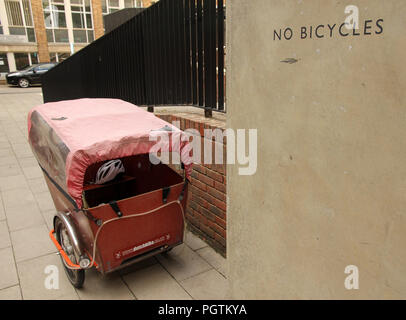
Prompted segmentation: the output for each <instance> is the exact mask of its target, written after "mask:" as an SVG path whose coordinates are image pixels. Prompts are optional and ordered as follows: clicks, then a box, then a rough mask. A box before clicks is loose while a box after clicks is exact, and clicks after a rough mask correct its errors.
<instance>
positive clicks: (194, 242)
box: [184, 230, 208, 251]
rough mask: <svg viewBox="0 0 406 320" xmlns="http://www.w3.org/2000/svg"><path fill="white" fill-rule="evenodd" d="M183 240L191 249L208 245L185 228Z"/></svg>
mask: <svg viewBox="0 0 406 320" xmlns="http://www.w3.org/2000/svg"><path fill="white" fill-rule="evenodd" d="M184 242H185V244H186V245H187V246H188V247H189V248H190V249H192V250H193V251H196V250H199V249H201V248H205V247H207V246H208V244H207V243H206V242H204V241H203V240H202V239H200V238H199V237H198V236H196V235H194V234H193V233H192V232H190V231H189V230H187V231H186V233H185V239H184Z"/></svg>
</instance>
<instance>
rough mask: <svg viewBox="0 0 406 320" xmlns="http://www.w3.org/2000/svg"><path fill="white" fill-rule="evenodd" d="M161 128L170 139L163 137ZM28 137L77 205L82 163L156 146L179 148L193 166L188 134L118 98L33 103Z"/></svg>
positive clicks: (166, 149) (85, 165)
mask: <svg viewBox="0 0 406 320" xmlns="http://www.w3.org/2000/svg"><path fill="white" fill-rule="evenodd" d="M162 134H163V135H164V136H165V137H169V139H166V138H165V139H161V137H162ZM28 137H29V142H30V144H31V147H32V150H33V152H34V154H35V156H36V158H37V160H38V162H39V164H40V165H41V167H42V168H43V169H44V170H45V171H46V172H47V174H48V175H49V176H50V178H52V179H53V180H54V181H55V182H56V183H57V184H58V185H59V186H60V187H62V188H63V189H64V190H65V191H66V192H67V193H68V194H69V195H70V196H71V197H72V198H73V199H74V201H75V202H76V204H77V205H78V207H79V208H81V206H82V197H81V196H82V191H83V180H84V176H85V173H86V169H87V168H88V167H89V166H90V165H91V164H94V163H98V162H103V161H107V160H112V159H120V158H124V157H129V156H133V155H139V154H148V153H150V152H157V151H158V149H159V150H160V151H161V152H174V153H179V154H180V160H181V162H182V163H183V164H184V165H185V169H186V175H187V176H190V172H191V165H192V157H191V156H190V148H189V143H188V141H189V138H188V136H187V135H186V134H185V133H183V132H182V131H181V130H179V129H178V128H176V127H175V126H173V125H171V124H169V123H167V122H166V121H164V120H161V119H159V118H158V117H156V116H155V115H154V114H152V113H150V112H147V111H145V110H143V109H141V108H139V107H137V106H135V105H133V104H131V103H128V102H125V101H122V100H118V99H79V100H69V101H60V102H52V103H46V104H43V105H40V106H37V107H35V108H33V109H32V110H31V111H30V112H29V114H28ZM151 137H155V141H154V139H151ZM158 146H159V147H158Z"/></svg>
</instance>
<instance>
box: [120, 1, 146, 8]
mask: <svg viewBox="0 0 406 320" xmlns="http://www.w3.org/2000/svg"><path fill="white" fill-rule="evenodd" d="M142 7H143V4H142V0H124V8H142Z"/></svg>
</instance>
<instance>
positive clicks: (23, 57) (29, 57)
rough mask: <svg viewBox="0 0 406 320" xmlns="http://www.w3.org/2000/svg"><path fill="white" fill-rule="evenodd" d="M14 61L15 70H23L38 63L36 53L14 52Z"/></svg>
mask: <svg viewBox="0 0 406 320" xmlns="http://www.w3.org/2000/svg"><path fill="white" fill-rule="evenodd" d="M14 60H15V62H16V68H17V70H23V69H26V68H28V67H29V66H32V65H33V64H37V63H38V54H37V53H36V52H31V53H26V52H15V53H14Z"/></svg>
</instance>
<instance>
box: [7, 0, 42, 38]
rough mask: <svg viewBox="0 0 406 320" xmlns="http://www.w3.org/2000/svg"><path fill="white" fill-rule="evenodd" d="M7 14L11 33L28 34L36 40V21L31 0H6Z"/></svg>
mask: <svg viewBox="0 0 406 320" xmlns="http://www.w3.org/2000/svg"><path fill="white" fill-rule="evenodd" d="M4 4H5V6H6V14H7V19H8V24H9V31H10V34H11V35H23V36H25V35H26V36H27V38H28V41H29V42H35V32H34V23H33V19H32V12H31V5H30V1H29V0H5V2H4Z"/></svg>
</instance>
